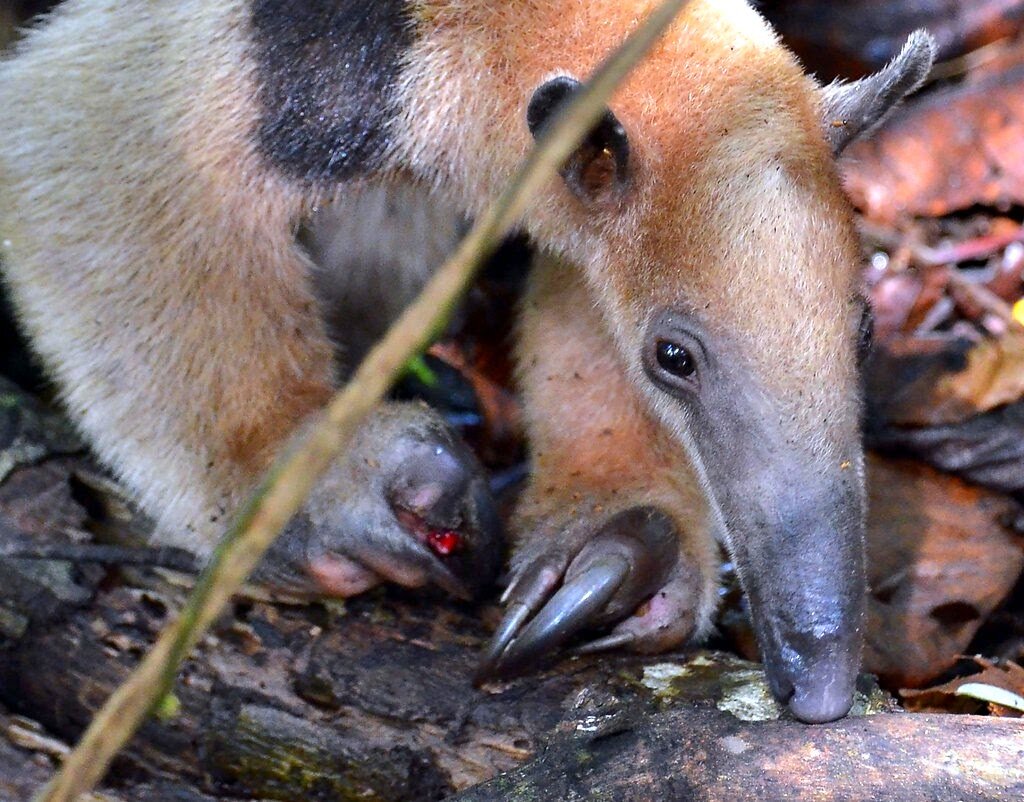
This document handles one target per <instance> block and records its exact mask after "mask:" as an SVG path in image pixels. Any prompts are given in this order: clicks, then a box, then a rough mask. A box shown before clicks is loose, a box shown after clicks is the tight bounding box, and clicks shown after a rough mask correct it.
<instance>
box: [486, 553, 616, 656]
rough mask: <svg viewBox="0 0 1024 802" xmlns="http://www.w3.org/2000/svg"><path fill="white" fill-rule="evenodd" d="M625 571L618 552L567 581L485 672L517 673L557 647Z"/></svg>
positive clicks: (596, 611)
mask: <svg viewBox="0 0 1024 802" xmlns="http://www.w3.org/2000/svg"><path fill="white" fill-rule="evenodd" d="M629 571H630V564H629V562H628V561H627V560H625V559H623V558H622V557H621V556H619V555H610V556H609V557H608V558H607V559H605V560H601V561H598V562H596V563H594V564H593V565H592V566H591V567H590V568H588V569H587V570H586V571H584V572H582V573H581V574H579V575H578V576H577V577H575V578H574V579H572V580H571V581H569V582H567V583H566V584H565V585H563V586H562V588H561V589H560V590H559V591H558V592H557V593H556V594H555V595H554V597H552V599H551V601H550V602H548V603H547V604H546V605H545V606H544V608H543V609H542V610H541V611H540V612H539V613H538V614H537V616H536V617H535V618H534V619H533V620H532V621H530V623H529V624H527V626H526V628H525V629H524V630H523V632H522V634H521V635H520V636H519V637H518V638H516V639H515V640H514V641H513V642H512V645H511V646H509V647H508V648H507V649H504V650H503V651H502V652H500V653H499V654H498V656H497V659H494V660H492V661H491V664H490V665H488V666H487V668H488V671H487V675H489V676H510V675H514V674H518V673H520V672H522V671H523V670H524V669H527V668H529V667H530V666H531V665H532V664H533V663H535V662H536V661H537V660H538V659H539V658H541V657H542V656H543V655H545V654H548V653H550V652H554V651H555V650H557V649H558V648H559V647H560V646H562V645H563V644H564V643H565V642H566V641H568V640H569V639H570V638H572V637H573V635H575V634H577V633H578V632H580V631H581V630H582V629H585V628H586V627H587V626H588V625H589V624H590V623H591V622H592V621H593V619H594V617H595V616H596V615H598V614H599V613H600V612H601V611H602V610H603V609H604V607H605V605H606V604H608V601H609V600H610V599H611V598H612V596H614V595H615V591H617V590H618V589H619V586H620V585H622V583H623V582H624V581H625V579H626V577H627V576H628V574H629ZM517 618H518V613H517ZM504 630H505V627H504V626H503V627H502V631H504ZM489 657H490V655H489Z"/></svg>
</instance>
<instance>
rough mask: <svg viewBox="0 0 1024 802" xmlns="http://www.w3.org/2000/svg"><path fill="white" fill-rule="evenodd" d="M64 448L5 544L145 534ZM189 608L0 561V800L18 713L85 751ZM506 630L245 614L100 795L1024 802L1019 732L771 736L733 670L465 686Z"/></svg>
mask: <svg viewBox="0 0 1024 802" xmlns="http://www.w3.org/2000/svg"><path fill="white" fill-rule="evenodd" d="M10 408H11V407H8V410H9V409H10ZM18 414H19V415H21V420H20V422H18V424H17V425H16V426H14V425H8V426H7V427H6V428H5V427H4V426H0V440H2V439H3V437H5V436H6V437H7V439H8V441H9V442H8V443H7V445H10V443H11V442H14V443H20V444H22V446H23V445H24V444H25V443H26V442H29V441H30V440H31V438H29V437H27V436H26V435H25V432H26V431H27V430H28V429H29V428H31V427H30V426H28V422H29V421H30V420H32V419H33V416H34V413H32V411H31V410H29V409H27V408H22V409H21V410H20V412H19V413H18ZM2 422H3V421H0V423H2ZM7 423H10V421H7ZM12 433H14V434H12ZM14 435H16V436H14ZM4 445H5V444H4V443H3V442H0V453H8V454H9V453H11V449H7V451H6V452H5V451H4ZM73 451H74V447H73V445H68V446H67V448H63V449H59V448H53V447H51V448H49V450H48V451H47V452H46V453H49V454H50V456H48V457H47V456H45V455H44V454H43V452H40V451H38V450H32V449H28V450H26V449H25V448H21V450H20V452H19V453H20V454H21V455H22V457H21V458H19V459H14V460H11V461H10V465H9V470H8V471H7V472H8V475H7V477H6V479H5V480H4V481H3V484H0V540H2V539H3V538H5V537H7V538H19V539H20V538H27V537H32V538H43V539H47V538H49V539H53V538H54V537H55V533H57V532H64V533H70V537H72V538H73V539H74V538H82V537H85V534H84V533H85V532H86V530H89V531H92V532H96V531H109V530H113V529H117V530H119V531H124V530H125V529H129V530H130V529H132V528H139V527H138V525H137V522H135V521H134V520H133V519H132V518H131V517H130V515H129V513H128V511H127V508H125V507H123V505H120V504H119V503H118V501H117V499H116V498H113V497H111V496H109V495H108V494H106V493H104V492H100V491H99V490H97V488H101V487H102V482H97V481H96V480H95V478H94V477H93V474H92V472H91V470H90V468H89V465H88V463H87V461H85V460H84V459H83V458H82V457H80V456H77V455H75V454H73V453H70V452H73ZM184 592H185V590H184V589H183V587H182V586H181V585H180V583H177V584H176V583H175V582H173V581H170V580H169V579H168V578H167V577H166V576H163V575H160V574H158V573H157V572H154V571H150V570H136V569H111V568H103V567H100V566H96V565H79V566H71V565H70V564H68V563H61V562H32V561H28V560H13V559H8V560H0V727H2V729H0V799H2V800H3V802H8V800H10V802H19V801H20V800H23V799H24V800H28V799H29V796H30V793H31V790H32V789H34V788H36V787H38V785H39V783H41V782H42V781H43V780H44V779H45V778H46V777H47V776H49V775H50V774H51V773H52V771H53V767H54V760H55V757H54V755H56V754H57V753H59V751H60V750H59V749H57V750H54V749H50V748H42V747H40V748H34V747H33V746H32V744H31V743H29V744H26V743H25V742H24V740H23V739H18V738H14V737H13V735H12V733H13V732H14V731H15V730H17V729H18V727H17V726H13V727H12V726H11V722H12V719H11V718H10V716H11V715H18V716H25V717H28V718H30V719H32V720H34V721H37V722H39V723H41V724H42V725H43V727H44V728H45V732H44V735H43V736H41V738H43V740H45V739H46V738H50V737H51V736H52V737H55V738H56V739H58V741H57V743H58V744H59V742H60V741H63V742H64V743H71V742H73V741H74V740H75V738H77V737H78V735H79V734H80V733H81V732H82V730H83V729H84V727H85V725H86V724H87V722H88V721H89V719H90V717H91V716H92V715H93V713H95V711H96V710H97V709H98V707H99V706H100V704H101V703H102V702H103V700H104V699H106V697H107V696H108V695H109V694H110V693H111V692H112V691H113V689H114V688H115V687H116V686H117V685H118V684H119V683H120V682H121V681H122V680H123V679H124V678H125V677H126V676H127V674H128V672H129V670H130V668H131V667H132V666H133V665H134V664H135V663H136V662H137V661H138V659H139V656H140V655H141V654H142V653H143V652H144V651H145V649H147V648H148V646H149V644H151V643H152V641H153V639H154V636H155V634H156V633H157V632H158V631H159V629H160V628H161V627H162V626H164V625H165V624H166V623H167V621H168V619H169V617H170V616H171V615H172V614H173V610H175V609H177V608H178V607H179V606H180V604H181V600H182V598H183V596H184ZM498 614H499V612H498V610H497V608H496V607H495V606H493V605H491V606H486V607H483V608H470V607H466V606H461V605H457V604H453V603H450V602H447V601H444V600H440V599H424V598H422V597H421V596H414V595H406V594H402V593H398V592H394V591H392V592H388V593H378V594H371V595H369V596H368V597H366V598H361V599H357V600H354V601H351V602H349V603H347V604H345V605H327V606H324V605H311V606H303V607H296V606H282V605H274V604H270V603H266V602H260V601H251V600H240V601H238V602H237V603H236V605H235V607H234V609H233V610H232V611H231V613H230V614H228V615H226V616H225V617H224V618H223V619H222V620H221V622H220V624H219V626H218V627H217V628H216V630H215V632H214V634H213V635H211V636H209V637H207V638H206V639H205V640H204V641H203V642H202V643H201V644H200V646H199V647H198V649H197V650H196V652H195V654H194V655H193V656H192V658H191V659H190V660H189V661H188V663H187V664H186V666H185V668H184V670H183V671H182V673H181V675H180V677H179V680H178V682H177V684H176V687H175V691H174V697H173V699H171V700H168V701H166V702H165V704H164V705H162V707H161V713H162V715H158V716H156V717H154V718H152V719H151V720H150V721H149V722H148V723H147V724H146V725H145V726H144V727H143V729H142V730H141V731H140V733H139V734H138V736H137V737H136V738H135V740H134V741H133V742H132V744H131V746H130V748H129V749H128V750H127V751H126V752H125V754H124V755H123V756H122V757H121V758H120V759H119V760H118V762H117V763H116V764H115V766H114V769H113V772H112V774H111V776H110V778H109V783H110V784H109V785H108V788H107V789H106V790H104V791H103V792H102V794H101V795H100V796H97V797H96V800H100V801H102V802H127V800H143V801H144V802H148V800H153V802H157V800H159V801H160V802H167V801H168V800H174V802H209V801H210V800H213V799H217V800H225V799H232V800H256V799H259V800H295V799H310V800H318V801H319V800H322V801H323V802H332V801H333V800H339V801H341V800H353V799H360V800H371V801H372V800H379V801H380V802H404V800H416V802H423V801H424V800H438V799H445V798H448V797H450V796H451V795H453V794H459V793H461V794H462V795H461V796H456V797H455V798H456V799H463V800H499V799H500V800H532V799H544V800H554V799H614V800H620V799H621V800H634V799H635V800H647V799H666V800H675V799H708V800H718V799H722V800H746V799H755V798H756V799H758V800H768V802H770V800H774V799H805V798H806V799H811V798H813V799H815V800H819V799H822V800H846V799H885V800H904V799H906V800H917V799H921V800H925V799H927V800H940V801H942V800H968V799H969V800H973V799H979V800H980V799H999V798H1007V799H1013V798H1024V775H1022V772H1024V760H1022V758H1024V724H1022V723H1021V722H1019V721H1006V720H997V719H983V718H972V717H953V716H917V715H909V714H892V713H882V714H880V715H874V716H871V717H869V718H858V719H847V720H844V721H842V722H838V723H836V724H832V725H827V726H823V727H808V726H805V725H801V724H798V723H796V722H793V721H791V720H785V719H782V720H765V719H770V718H771V717H777V716H778V708H777V706H775V705H774V703H773V702H772V701H771V700H770V696H769V694H768V692H767V689H766V686H765V683H764V679H763V675H762V674H761V673H760V671H759V670H757V667H756V666H753V665H752V664H749V663H743V662H742V661H739V660H737V659H735V658H729V657H725V656H716V655H699V656H698V657H697V658H696V659H694V660H690V661H689V662H687V661H686V660H685V659H684V658H682V657H681V656H680V655H674V656H667V657H665V656H663V657H659V658H640V657H629V656H624V655H607V656H604V657H594V658H587V659H574V660H569V661H563V662H562V663H560V664H559V665H557V666H554V667H552V668H551V669H549V670H547V671H545V672H541V673H538V674H536V675H534V676H531V677H527V678H524V679H522V680H518V681H516V682H512V683H507V684H501V685H493V686H488V687H486V688H484V689H482V690H476V689H473V688H472V686H471V685H470V677H471V676H472V673H473V670H474V668H475V665H476V661H477V659H478V657H479V654H480V651H481V647H482V645H483V644H484V642H485V640H486V638H487V636H488V634H489V632H490V630H491V629H492V627H493V625H494V623H495V621H496V617H497V615H498ZM871 705H872V706H873V707H874V708H875V709H876V710H877V709H878V708H879V706H880V704H879V702H878V699H877V694H876V695H875V697H873V699H872V700H871ZM881 707H883V708H884V707H885V705H884V704H881ZM754 719H760V720H754ZM45 742H46V743H51V741H45ZM499 775H500V776H499ZM474 786H475V787H474Z"/></svg>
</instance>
